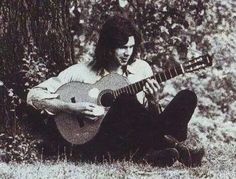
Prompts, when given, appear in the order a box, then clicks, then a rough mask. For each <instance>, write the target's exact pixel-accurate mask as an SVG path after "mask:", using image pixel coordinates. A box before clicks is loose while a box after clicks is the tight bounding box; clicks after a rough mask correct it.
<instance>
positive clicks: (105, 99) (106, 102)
mask: <svg viewBox="0 0 236 179" xmlns="http://www.w3.org/2000/svg"><path fill="white" fill-rule="evenodd" d="M114 100H115V98H114V96H113V94H112V93H110V92H107V93H104V94H102V96H101V104H102V105H103V106H104V107H109V106H111V105H112V103H113V101H114Z"/></svg>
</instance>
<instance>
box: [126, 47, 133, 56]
mask: <svg viewBox="0 0 236 179" xmlns="http://www.w3.org/2000/svg"><path fill="white" fill-rule="evenodd" d="M131 53H132V48H127V49H125V55H126V56H129V55H131Z"/></svg>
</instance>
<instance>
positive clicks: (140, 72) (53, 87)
mask: <svg viewBox="0 0 236 179" xmlns="http://www.w3.org/2000/svg"><path fill="white" fill-rule="evenodd" d="M127 71H128V72H129V74H128V76H127V79H128V81H129V82H130V83H131V84H133V83H135V82H137V81H140V80H143V79H145V78H148V77H150V76H152V75H153V72H152V69H151V67H150V65H149V64H148V63H147V62H145V61H143V60H140V59H137V60H136V61H135V62H133V63H132V64H131V65H128V66H127ZM116 73H118V74H120V75H123V76H125V75H124V74H122V73H123V71H122V69H121V68H118V70H117V71H116ZM107 74H109V73H108V72H107V71H105V74H104V75H103V76H101V75H99V73H98V72H95V71H93V70H91V67H90V66H88V62H81V63H78V64H75V65H72V66H71V67H69V68H67V69H65V70H64V71H62V72H61V73H60V74H59V75H58V76H57V77H52V78H49V79H48V80H46V81H44V82H42V83H40V84H39V85H37V86H35V87H34V88H32V89H31V90H30V91H29V93H28V96H27V103H28V104H30V105H32V106H34V105H33V103H34V102H35V101H40V100H43V99H53V98H60V95H59V94H57V93H56V91H57V89H58V88H59V87H60V86H62V85H63V84H66V83H69V82H71V81H79V82H84V83H89V84H94V83H96V82H97V81H98V80H100V79H101V78H102V77H104V76H105V75H107ZM137 99H138V101H139V102H140V103H141V104H144V105H145V106H147V104H146V102H147V100H146V98H145V94H144V92H142V91H141V92H139V93H138V94H137ZM34 107H35V106H34Z"/></svg>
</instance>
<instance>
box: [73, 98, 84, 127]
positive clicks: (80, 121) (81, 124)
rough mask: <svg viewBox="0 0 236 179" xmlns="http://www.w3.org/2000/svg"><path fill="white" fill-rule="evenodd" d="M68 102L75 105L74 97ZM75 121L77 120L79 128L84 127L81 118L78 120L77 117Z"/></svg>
mask: <svg viewBox="0 0 236 179" xmlns="http://www.w3.org/2000/svg"><path fill="white" fill-rule="evenodd" d="M70 101H71V102H72V103H76V100H75V97H72V98H70ZM77 120H78V122H79V126H80V127H84V121H83V120H82V119H81V118H79V117H77Z"/></svg>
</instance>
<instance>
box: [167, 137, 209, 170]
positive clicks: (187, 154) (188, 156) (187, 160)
mask: <svg viewBox="0 0 236 179" xmlns="http://www.w3.org/2000/svg"><path fill="white" fill-rule="evenodd" d="M164 137H165V139H166V141H167V142H168V143H169V145H170V146H171V147H174V148H176V149H177V151H178V152H179V162H181V163H182V164H184V165H185V166H187V167H197V166H201V164H202V158H203V156H204V155H205V150H204V148H199V149H190V148H189V147H187V146H186V145H184V144H183V143H181V142H179V141H178V140H177V139H175V138H174V137H172V136H170V135H165V136H164Z"/></svg>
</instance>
